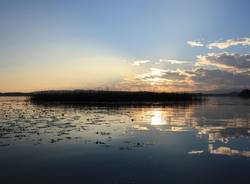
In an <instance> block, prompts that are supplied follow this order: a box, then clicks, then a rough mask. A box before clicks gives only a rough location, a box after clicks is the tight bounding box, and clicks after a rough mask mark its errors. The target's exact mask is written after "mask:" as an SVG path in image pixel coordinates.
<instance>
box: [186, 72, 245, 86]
mask: <svg viewBox="0 0 250 184" xmlns="http://www.w3.org/2000/svg"><path fill="white" fill-rule="evenodd" d="M192 73H193V74H194V75H192V76H191V78H190V79H191V80H192V81H193V82H194V83H195V86H196V88H197V89H202V90H214V89H230V88H249V87H250V83H249V81H250V75H247V74H245V73H232V72H229V71H224V70H219V69H204V68H199V69H195V70H194V71H192Z"/></svg>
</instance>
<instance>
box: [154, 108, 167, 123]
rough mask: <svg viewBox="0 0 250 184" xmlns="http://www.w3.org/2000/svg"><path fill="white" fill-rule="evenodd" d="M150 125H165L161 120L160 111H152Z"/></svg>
mask: <svg viewBox="0 0 250 184" xmlns="http://www.w3.org/2000/svg"><path fill="white" fill-rule="evenodd" d="M151 125H153V126H158V125H166V122H165V120H164V119H163V118H162V112H161V111H154V115H153V117H152V118H151Z"/></svg>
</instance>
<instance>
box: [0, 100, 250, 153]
mask: <svg viewBox="0 0 250 184" xmlns="http://www.w3.org/2000/svg"><path fill="white" fill-rule="evenodd" d="M229 102H230V103H229ZM249 105H250V102H249V101H246V100H245V101H241V100H240V99H238V98H211V99H210V100H209V101H208V102H207V103H206V104H198V105H191V106H176V107H175V106H166V107H162V108H161V107H153V108H152V107H141V108H128V107H124V108H104V107H70V108H69V107H59V106H47V107H45V106H37V105H34V104H31V103H30V102H28V101H27V100H26V99H25V98H20V97H19V98H6V97H4V98H0V109H1V111H0V146H1V147H6V146H11V145H16V144H29V143H32V144H33V145H39V144H51V143H57V142H63V143H68V142H70V143H74V142H77V141H78V142H80V143H81V144H97V145H106V147H110V146H112V145H115V144H116V143H117V141H120V142H119V148H120V149H122V150H124V149H125V150H127V149H131V147H143V146H145V145H153V144H152V142H154V145H155V144H158V143H159V144H161V140H155V139H154V140H153V139H152V137H154V138H155V137H157V136H158V133H159V132H162V133H164V134H165V136H167V135H169V134H170V133H171V134H173V133H174V135H175V136H177V137H179V138H180V139H183V140H184V139H185V138H182V136H183V135H184V134H183V133H185V132H186V134H187V135H188V136H189V137H191V136H193V135H194V134H195V136H196V138H195V139H196V141H197V146H198V145H199V144H198V142H199V140H204V139H205V140H206V144H207V146H206V147H207V150H204V148H203V147H202V148H199V147H197V148H196V150H193V149H192V145H191V143H190V145H188V146H189V147H190V148H189V151H188V154H191V155H200V154H203V153H205V152H207V153H210V154H213V155H226V156H244V157H249V152H250V151H249V149H250V148H249V147H248V146H249V136H250V122H249V121H250V109H249ZM157 132H158V133H157ZM132 138H133V140H129V141H128V139H132ZM242 138H244V141H243V140H242ZM234 140H239V141H240V142H239V143H238V144H237V146H238V147H239V148H234V147H233V146H234V145H231V143H232V142H233V141H234ZM218 143H220V146H219V147H218V146H217V144H218ZM180 144H181V143H180ZM176 146H182V145H176ZM215 147H216V148H215ZM242 148H244V150H243V149H242ZM183 152H184V150H183Z"/></svg>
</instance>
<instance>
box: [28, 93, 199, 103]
mask: <svg viewBox="0 0 250 184" xmlns="http://www.w3.org/2000/svg"><path fill="white" fill-rule="evenodd" d="M203 98H204V97H203V95H202V94H201V93H156V92H146V91H143V92H128V91H84V90H78V91H46V92H37V93H34V94H33V95H32V96H31V101H33V102H38V103H39V102H61V103H83V104H91V103H94V104H95V103H135V104H136V103H147V102H156V103H157V102H159V103H164V102H190V101H201V100H202V99H203Z"/></svg>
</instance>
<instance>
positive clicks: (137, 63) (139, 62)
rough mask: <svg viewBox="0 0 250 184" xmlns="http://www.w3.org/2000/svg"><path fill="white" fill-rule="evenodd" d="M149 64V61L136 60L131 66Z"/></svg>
mask: <svg viewBox="0 0 250 184" xmlns="http://www.w3.org/2000/svg"><path fill="white" fill-rule="evenodd" d="M149 62H151V61H150V60H137V61H134V62H133V64H132V65H134V66H140V65H142V64H145V63H149Z"/></svg>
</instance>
